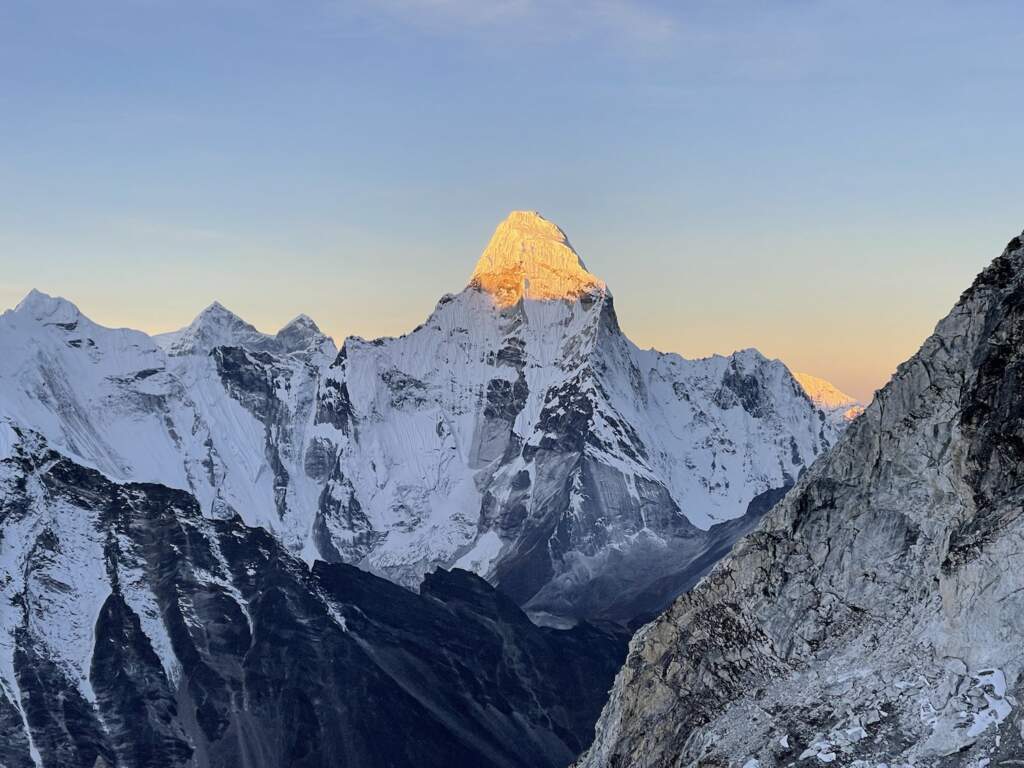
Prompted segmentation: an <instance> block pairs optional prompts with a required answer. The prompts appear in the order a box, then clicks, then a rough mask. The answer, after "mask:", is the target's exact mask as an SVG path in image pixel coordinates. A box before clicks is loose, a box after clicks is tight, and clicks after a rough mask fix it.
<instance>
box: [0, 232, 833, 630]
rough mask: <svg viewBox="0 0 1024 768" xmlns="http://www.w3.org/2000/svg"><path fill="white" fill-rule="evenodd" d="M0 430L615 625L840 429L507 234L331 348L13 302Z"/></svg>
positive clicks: (742, 522) (2, 364)
mask: <svg viewBox="0 0 1024 768" xmlns="http://www.w3.org/2000/svg"><path fill="white" fill-rule="evenodd" d="M0 352H2V353H3V354H0V416H3V415H6V416H8V417H10V418H11V419H12V423H14V424H17V425H20V426H22V427H25V428H28V429H32V430H35V431H37V432H39V433H40V434H41V435H42V436H43V437H44V438H45V440H46V442H47V444H48V445H49V446H50V447H51V448H52V449H53V450H54V451H57V452H59V453H60V454H61V455H64V456H66V457H68V458H69V459H72V460H74V461H75V462H77V463H79V464H81V465H83V466H86V467H90V468H93V469H96V470H98V471H100V472H102V473H103V474H104V475H105V476H106V477H108V478H109V479H111V480H113V481H115V482H118V483H155V484H159V485H164V486H167V487H169V488H174V489H179V490H182V491H186V492H188V493H189V494H191V495H193V496H195V498H196V499H197V501H198V503H199V505H200V508H201V510H202V512H203V514H204V515H205V516H206V517H208V518H211V519H225V520H226V519H232V518H233V517H234V516H236V515H238V516H240V517H241V518H242V519H243V521H244V522H245V523H246V525H249V526H253V527H262V528H265V529H267V530H268V531H271V532H272V533H274V534H275V536H277V538H278V539H279V540H280V541H281V542H282V544H283V545H284V547H285V548H286V549H287V550H288V551H289V552H291V553H293V554H295V555H297V556H298V557H300V558H302V559H303V560H305V561H306V562H307V563H312V562H314V561H315V560H317V559H320V560H324V561H328V562H337V563H350V564H355V565H358V566H359V567H361V568H363V569H366V570H369V571H371V572H373V573H376V574H378V575H382V576H385V577H387V578H388V579H391V580H393V581H395V582H397V583H399V584H402V585H404V586H407V587H409V588H416V587H417V586H418V585H419V583H420V581H421V580H422V579H423V577H424V576H425V575H426V574H428V573H430V572H432V571H433V570H434V569H436V568H438V567H443V568H452V567H458V568H463V569H467V570H471V571H473V572H475V573H477V574H479V575H481V576H483V577H485V578H486V579H487V580H488V581H490V582H491V583H492V584H495V585H497V586H498V587H499V588H500V589H501V590H502V591H504V592H505V593H506V594H509V595H511V596H512V597H513V598H514V599H515V600H516V601H517V602H518V603H519V604H520V605H523V606H525V607H526V608H527V610H528V611H529V612H530V614H531V615H532V616H534V618H536V619H538V620H544V621H548V622H551V623H556V624H560V625H564V624H568V623H571V622H573V621H576V620H578V619H581V618H583V619H586V618H600V619H610V620H616V621H631V620H635V619H636V618H637V617H640V616H644V617H648V616H650V615H653V614H654V613H656V612H657V611H659V610H661V609H662V608H664V607H665V606H666V605H667V604H668V603H669V602H670V601H671V599H672V598H673V597H675V596H676V595H677V594H679V592H680V591H682V590H684V589H687V588H689V587H690V586H692V585H693V584H694V583H695V582H696V581H697V579H699V578H700V576H702V575H703V574H704V573H705V572H706V571H707V570H708V568H709V567H710V566H711V565H712V564H713V563H714V562H715V561H716V560H717V559H718V558H719V557H721V556H722V555H723V554H724V553H725V552H727V551H728V549H729V547H730V546H731V545H732V543H733V541H735V540H736V538H738V537H739V536H741V535H742V534H743V533H745V532H746V531H748V530H749V529H750V528H751V527H752V526H753V525H754V524H755V523H756V522H757V520H758V518H759V516H760V515H761V514H763V512H764V511H766V510H767V509H768V508H769V507H770V506H771V504H772V503H774V501H776V500H777V499H778V498H780V497H781V495H782V494H783V493H784V492H785V490H786V489H787V488H789V487H790V486H791V485H792V484H793V483H794V482H795V481H796V479H797V478H798V477H799V475H800V473H801V472H803V471H804V469H805V468H806V467H807V466H809V465H810V464H811V463H812V462H813V461H814V460H815V458H816V457H818V456H819V455H821V454H822V453H824V452H825V451H827V450H828V449H829V447H830V446H831V445H832V444H833V443H834V442H835V440H836V437H837V435H838V434H839V432H840V431H841V430H842V429H844V428H845V426H846V420H845V419H844V418H841V417H837V416H836V409H835V407H833V406H832V405H829V404H828V403H826V402H824V401H820V402H819V403H816V402H814V401H813V397H814V396H815V395H812V397H808V392H807V391H806V390H805V389H804V388H803V387H802V386H801V385H800V384H799V383H798V382H797V381H796V380H795V379H794V378H793V376H792V375H791V373H790V372H789V370H788V369H787V368H786V367H785V366H784V365H783V364H782V363H780V362H778V361H774V360H768V359H766V358H765V357H763V356H762V355H761V354H760V353H758V352H757V351H756V350H744V351H741V352H737V353H735V354H733V355H730V356H728V357H722V356H715V357H711V358H707V359H703V360H685V359H683V358H681V357H679V356H678V355H671V354H662V353H659V352H656V351H653V350H640V349H638V348H637V347H636V346H635V345H634V344H632V343H631V342H630V341H629V340H628V339H627V338H626V337H625V336H624V335H623V333H622V332H621V330H620V328H619V325H618V321H617V319H616V314H615V310H614V306H613V301H612V296H611V293H610V292H609V290H608V288H607V286H605V284H604V282H603V281H601V280H600V279H598V278H597V277H595V276H593V275H592V274H591V273H590V272H589V271H588V270H587V269H586V267H585V266H584V264H583V262H582V261H581V260H580V258H579V256H578V255H577V254H576V252H575V251H574V250H573V249H572V246H571V245H570V243H569V241H568V239H567V238H566V236H565V234H564V233H563V232H562V231H561V230H560V229H559V228H558V227H557V226H555V225H554V224H552V223H551V222H549V221H547V220H545V219H543V218H542V217H541V216H539V215H538V214H535V213H528V212H517V213H513V214H512V215H511V216H510V217H509V218H508V219H507V220H506V221H504V222H502V223H501V224H500V225H499V226H498V228H497V230H496V231H495V234H494V236H493V238H492V239H491V242H490V244H489V245H488V247H487V248H486V250H485V251H484V253H483V254H482V256H481V257H480V259H479V261H478V263H477V265H476V268H475V269H474V271H473V273H472V276H471V279H470V282H469V285H468V286H467V287H466V288H465V289H464V290H463V291H462V292H461V293H459V294H456V295H448V296H445V297H443V298H442V299H441V300H440V302H439V303H438V304H437V307H436V308H435V309H434V311H433V313H432V314H431V315H430V317H429V318H428V319H427V320H426V322H424V323H423V324H422V325H421V326H419V327H418V328H416V329H414V330H413V331H411V332H410V333H408V334H406V335H404V336H401V337H399V338H383V339H376V340H372V341H368V340H364V339H360V338H349V339H347V340H346V341H345V342H344V344H343V345H342V348H341V349H340V350H338V349H336V347H335V346H334V343H333V341H332V340H331V339H329V338H327V337H326V336H325V335H324V334H322V333H321V332H320V330H319V329H318V328H317V326H316V324H315V323H314V322H313V321H312V320H310V319H309V318H307V317H304V316H300V317H299V318H296V319H295V320H294V321H292V322H291V323H289V324H288V325H287V326H285V327H284V328H282V329H281V330H280V331H279V332H277V333H276V334H273V335H270V334H264V333H261V332H259V331H258V330H256V329H255V328H254V327H253V326H251V325H250V324H248V323H246V322H245V321H243V320H242V319H241V318H239V317H237V316H236V315H234V314H232V313H231V312H230V311H228V310H227V309H225V308H224V307H223V306H221V305H220V304H216V303H215V304H213V305H211V306H210V307H208V308H207V309H206V310H204V311H203V312H202V313H201V314H200V315H199V316H198V317H197V318H196V319H195V321H194V322H193V323H191V324H190V325H189V326H188V327H187V328H185V329H182V330H181V331H177V332H174V333H171V334H163V335H160V336H156V337H152V338H151V337H148V336H146V335H145V334H142V333H139V332H136V331H130V330H125V329H108V328H103V327H101V326H99V325H97V324H95V323H92V322H91V321H89V320H88V318H86V317H85V316H84V315H83V314H82V313H81V312H79V311H78V309H77V308H76V307H75V306H74V305H72V304H71V303H70V302H67V301H65V300H63V299H56V298H51V297H48V296H45V295H43V294H39V293H37V292H33V293H32V294H30V295H29V296H28V297H26V299H25V300H24V301H23V302H22V303H21V304H20V305H19V306H18V307H17V308H15V309H14V310H12V311H9V312H6V313H4V314H3V315H2V316H0Z"/></svg>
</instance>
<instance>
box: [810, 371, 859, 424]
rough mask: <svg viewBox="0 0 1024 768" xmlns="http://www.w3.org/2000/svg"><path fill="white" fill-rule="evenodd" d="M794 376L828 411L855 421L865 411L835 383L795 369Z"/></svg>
mask: <svg viewBox="0 0 1024 768" xmlns="http://www.w3.org/2000/svg"><path fill="white" fill-rule="evenodd" d="M793 378H794V379H796V380H797V382H799V384H800V386H801V387H803V390H804V392H806V393H807V396H808V397H809V398H811V402H812V403H814V404H815V405H816V406H818V407H819V408H821V409H822V410H823V411H825V412H827V413H836V414H838V415H840V416H841V417H842V419H843V420H844V421H853V420H854V419H855V418H857V417H858V416H860V415H861V414H862V413H863V412H864V406H863V404H862V403H860V402H859V401H858V400H857V398H855V397H852V396H850V395H848V394H846V393H845V392H843V391H842V390H841V389H839V388H838V387H837V386H836V385H835V384H833V383H832V382H830V381H826V380H825V379H821V378H818V377H817V376H812V375H811V374H809V373H799V372H797V371H793Z"/></svg>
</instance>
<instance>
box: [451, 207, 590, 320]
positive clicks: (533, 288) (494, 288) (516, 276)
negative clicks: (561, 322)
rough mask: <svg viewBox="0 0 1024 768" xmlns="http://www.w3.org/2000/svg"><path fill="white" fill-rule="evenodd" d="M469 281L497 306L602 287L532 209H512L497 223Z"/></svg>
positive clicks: (569, 295)
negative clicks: (505, 217) (487, 294)
mask: <svg viewBox="0 0 1024 768" xmlns="http://www.w3.org/2000/svg"><path fill="white" fill-rule="evenodd" d="M470 285H476V286H478V287H479V288H481V289H482V290H484V291H486V292H487V293H489V294H491V296H492V297H493V298H494V302H495V303H496V304H497V305H498V306H500V307H509V306H512V305H513V304H516V303H517V302H518V301H520V300H521V299H532V300H536V301H549V300H554V299H576V298H579V297H580V296H581V295H583V294H585V293H591V292H594V291H603V290H604V289H605V284H604V282H603V281H602V280H599V279H598V278H596V277H594V276H593V275H592V274H590V273H589V272H587V268H586V267H585V266H584V265H583V262H582V260H580V257H579V256H577V255H576V251H574V250H573V249H572V246H571V245H569V240H568V238H567V237H566V236H565V233H564V232H563V231H562V230H561V229H559V228H558V226H557V225H555V224H553V223H552V222H550V221H548V220H547V219H545V218H544V217H543V216H541V215H540V214H539V213H536V212H535V211H513V212H512V213H511V214H509V216H508V218H507V219H505V220H504V221H503V222H501V224H499V225H498V228H497V229H496V230H495V231H494V236H493V237H491V242H490V243H489V244H488V245H487V248H486V250H484V252H483V255H482V256H481V257H480V260H479V261H478V262H477V264H476V269H475V270H473V276H472V277H471V278H470Z"/></svg>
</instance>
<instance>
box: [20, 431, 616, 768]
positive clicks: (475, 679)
mask: <svg viewBox="0 0 1024 768" xmlns="http://www.w3.org/2000/svg"><path fill="white" fill-rule="evenodd" d="M626 642H627V635H625V634H624V632H623V630H621V629H599V628H596V627H594V626H591V625H588V624H580V625H578V626H576V627H574V628H572V629H570V630H555V629H549V628H543V627H537V626H535V625H534V624H533V623H531V622H530V621H529V619H528V618H527V617H526V615H525V614H524V613H523V612H522V611H521V610H520V609H519V608H518V607H517V606H516V605H515V604H514V603H513V602H512V601H511V600H510V599H508V598H507V597H504V596H503V595H501V594H500V593H497V592H495V590H494V589H493V588H492V587H491V586H490V585H488V584H487V583H486V582H485V581H483V580H482V579H480V578H479V577H477V576H475V575H472V574H470V573H467V572H464V571H451V572H447V571H443V570H439V571H436V572H434V573H432V574H430V575H429V576H428V577H427V578H426V579H425V581H424V583H423V585H422V587H421V589H420V592H419V594H414V593H413V592H411V591H408V590H406V589H403V588H401V587H398V586H396V585H393V584H391V583H390V582H388V581H386V580H383V579H381V578H378V577H376V576H373V575H371V574H369V573H366V572H364V571H361V570H359V569H357V568H355V567H353V566H350V565H342V564H326V563H323V562H317V563H315V564H314V566H313V568H312V569H310V568H309V567H308V566H307V565H306V563H304V562H303V561H301V560H299V559H297V558H295V557H294V556H293V555H291V554H290V553H288V552H287V551H286V550H285V549H284V548H283V547H282V546H281V544H280V542H279V541H278V539H277V538H276V537H274V536H273V535H271V534H270V533H268V532H267V531H266V530H264V529H262V528H252V527H249V526H246V525H245V524H244V523H243V522H242V521H241V519H240V518H238V517H232V518H230V519H209V518H207V517H204V516H203V514H202V511H201V509H200V505H199V503H198V502H197V501H196V499H195V498H194V497H192V496H190V495H189V494H188V493H186V492H184V491H181V490H176V489H171V488H167V487H166V486H161V485H156V484H146V483H130V484H119V483H115V482H113V481H112V480H110V479H108V478H107V477H105V476H104V475H103V474H101V473H100V472H98V471H96V470H94V469H89V468H86V467H83V466H81V465H79V464H77V463H75V462H74V461H73V460H71V459H69V458H67V457H65V456H62V455H60V454H59V453H57V452H55V451H54V450H53V449H52V448H50V447H49V446H48V445H47V444H46V442H45V440H44V439H43V438H42V437H41V436H40V435H39V434H37V433H34V432H31V431H28V430H25V429H23V428H21V427H19V426H16V425H14V424H12V423H11V422H10V421H9V420H2V421H0V765H4V766H9V767H10V768H29V767H31V766H55V767H57V766H59V767H60V768H77V767H79V766H81V768H94V766H97V765H107V766H123V767H124V768H136V767H141V766H153V767H154V768H155V767H157V766H159V767H160V768H174V767H175V766H190V767H191V766H223V767H225V768H234V767H237V768H276V767H277V766H283V765H291V766H327V765H352V766H385V765H386V766H394V767H400V766H409V767H410V768H411V767H412V766H416V767H417V768H419V767H421V766H437V767H438V768H441V766H444V767H445V768H449V767H451V766H465V768H476V767H477V766H482V765H488V766H507V767H509V768H511V767H512V766H516V767H518V768H526V767H527V766H529V767H530V768H532V767H533V766H551V767H552V768H557V767H558V766H563V765H566V764H567V763H568V762H569V761H571V760H572V758H573V757H574V756H575V755H576V754H578V753H579V751H580V750H581V749H582V748H583V747H584V746H585V745H586V744H587V742H588V741H589V740H590V738H591V736H592V734H593V724H594V721H595V720H596V718H597V715H598V713H599V711H600V707H601V704H602V703H603V701H604V699H605V696H606V692H607V689H608V687H609V686H610V684H611V681H612V679H613V677H614V674H615V671H616V669H617V668H618V666H619V664H620V663H621V661H622V658H623V657H624V655H625V650H626Z"/></svg>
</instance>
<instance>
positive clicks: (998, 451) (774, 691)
mask: <svg viewBox="0 0 1024 768" xmlns="http://www.w3.org/2000/svg"><path fill="white" fill-rule="evenodd" d="M1022 378H1024V244H1022V240H1021V238H1014V239H1013V240H1011V241H1010V243H1009V245H1008V247H1007V249H1006V250H1005V252H1004V253H1003V254H1002V255H1001V256H1000V257H999V258H997V259H996V260H995V261H994V262H993V263H992V264H991V266H989V267H988V268H987V269H986V270H985V271H983V272H982V273H981V275H980V276H979V277H978V278H977V279H976V280H975V282H974V283H973V285H972V286H971V287H970V288H969V289H968V290H967V291H966V292H965V293H964V294H963V295H962V297H961V298H960V301H959V303H958V304H957V305H956V306H955V307H954V309H953V310H952V312H951V313H950V314H949V315H948V316H947V317H946V318H945V319H944V320H942V321H941V322H940V323H939V324H938V326H937V327H936V329H935V332H934V334H933V335H932V336H931V337H930V338H928V340H927V341H925V343H924V345H923V346H922V347H921V350H920V351H919V352H918V353H917V354H916V355H915V356H914V357H913V358H911V359H910V360H909V361H907V362H906V363H904V364H903V365H901V366H900V367H899V369H898V370H897V372H896V374H895V376H894V377H893V379H892V380H891V381H890V382H889V384H888V385H887V386H886V387H885V388H884V389H882V390H881V391H879V392H878V393H877V395H876V397H875V399H874V401H873V402H872V403H871V404H870V405H869V406H868V407H867V409H866V410H865V412H864V414H863V415H861V416H860V417H859V418H857V419H856V420H855V421H854V422H853V424H852V425H851V426H850V428H849V430H847V431H846V433H845V434H844V435H843V436H842V438H841V439H840V441H839V443H838V445H836V447H835V448H834V449H833V450H832V451H831V452H830V453H829V454H828V455H827V456H826V457H824V458H822V459H820V460H819V461H818V462H817V463H815V464H814V465H813V466H812V467H811V468H810V469H809V470H808V471H807V472H805V473H804V475H803V477H802V478H801V479H800V481H799V482H798V483H797V485H796V486H795V487H794V488H793V489H792V490H791V491H790V492H789V494H788V495H787V496H786V498H785V499H784V500H783V501H782V502H781V503H780V504H778V505H777V506H776V507H775V508H774V509H773V510H772V511H771V513H770V514H768V515H767V516H766V517H765V518H764V519H763V520H762V522H761V524H760V526H759V527H758V528H757V530H756V531H754V532H753V533H751V534H750V535H749V536H748V537H747V538H746V539H744V540H743V541H741V542H740V543H739V544H737V546H736V547H735V549H734V550H733V553H732V555H731V556H730V557H728V558H727V559H725V560H723V561H721V562H720V563H719V564H718V565H717V566H716V567H715V569H714V570H713V571H712V573H711V574H710V575H709V576H708V577H707V578H706V579H705V580H704V581H702V582H701V584H700V585H699V586H698V587H697V588H695V589H694V590H693V591H692V592H690V593H689V594H687V595H684V596H683V597H681V598H679V599H678V600H677V601H676V602H675V603H674V605H673V606H672V607H671V608H670V609H669V610H668V611H667V612H665V613H664V614H663V615H662V616H660V617H659V618H658V619H657V620H656V621H654V622H652V623H651V624H649V625H647V626H646V627H644V628H643V629H642V630H641V631H640V632H638V634H637V635H636V636H635V638H634V639H633V641H632V644H631V649H630V655H629V659H628V660H627V662H626V665H625V666H624V667H623V669H622V671H621V672H620V673H619V676H618V678H617V680H616V684H615V688H614V689H613V692H612V697H611V700H610V702H609V704H608V705H607V706H606V708H605V710H604V712H603V714H602V716H601V720H600V722H599V725H598V734H597V737H596V739H595V742H594V744H593V746H592V747H591V748H590V750H589V751H588V752H587V753H586V755H585V756H584V757H583V758H582V760H581V761H580V763H579V765H580V766H584V767H586V768H597V767H598V766H600V767H602V768H604V767H606V766H630V767H631V768H632V767H634V766H635V767H636V768H640V767H642V766H646V767H652V766H698V765H700V766H725V765H737V766H738V765H746V766H749V767H750V768H754V767H755V766H764V767H767V766H775V765H792V764H798V763H799V764H804V763H803V762H801V761H806V764H808V765H816V764H823V763H834V764H835V765H846V766H878V765H890V766H896V765H900V766H902V765H928V766H975V767H976V768H981V767H982V766H987V765H991V766H997V765H1000V766H1009V765H1017V764H1020V763H1021V762H1022V761H1024V742H1022V728H1021V725H1022V722H1024V721H1022V718H1021V714H1022V713H1021V711H1020V702H1021V701H1022V700H1024V690H1022V677H1021V675H1022V670H1024V662H1022V656H1021V643H1020V637H1021V631H1022V629H1024V577H1022V576H1021V574H1022V573H1024V559H1022V555H1021V552H1022V551H1024V548H1022V546H1021V544H1022V541H1024V516H1022V514H1021V512H1022V509H1024V504H1022V502H1024V390H1022V387H1021V381H1022Z"/></svg>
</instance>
